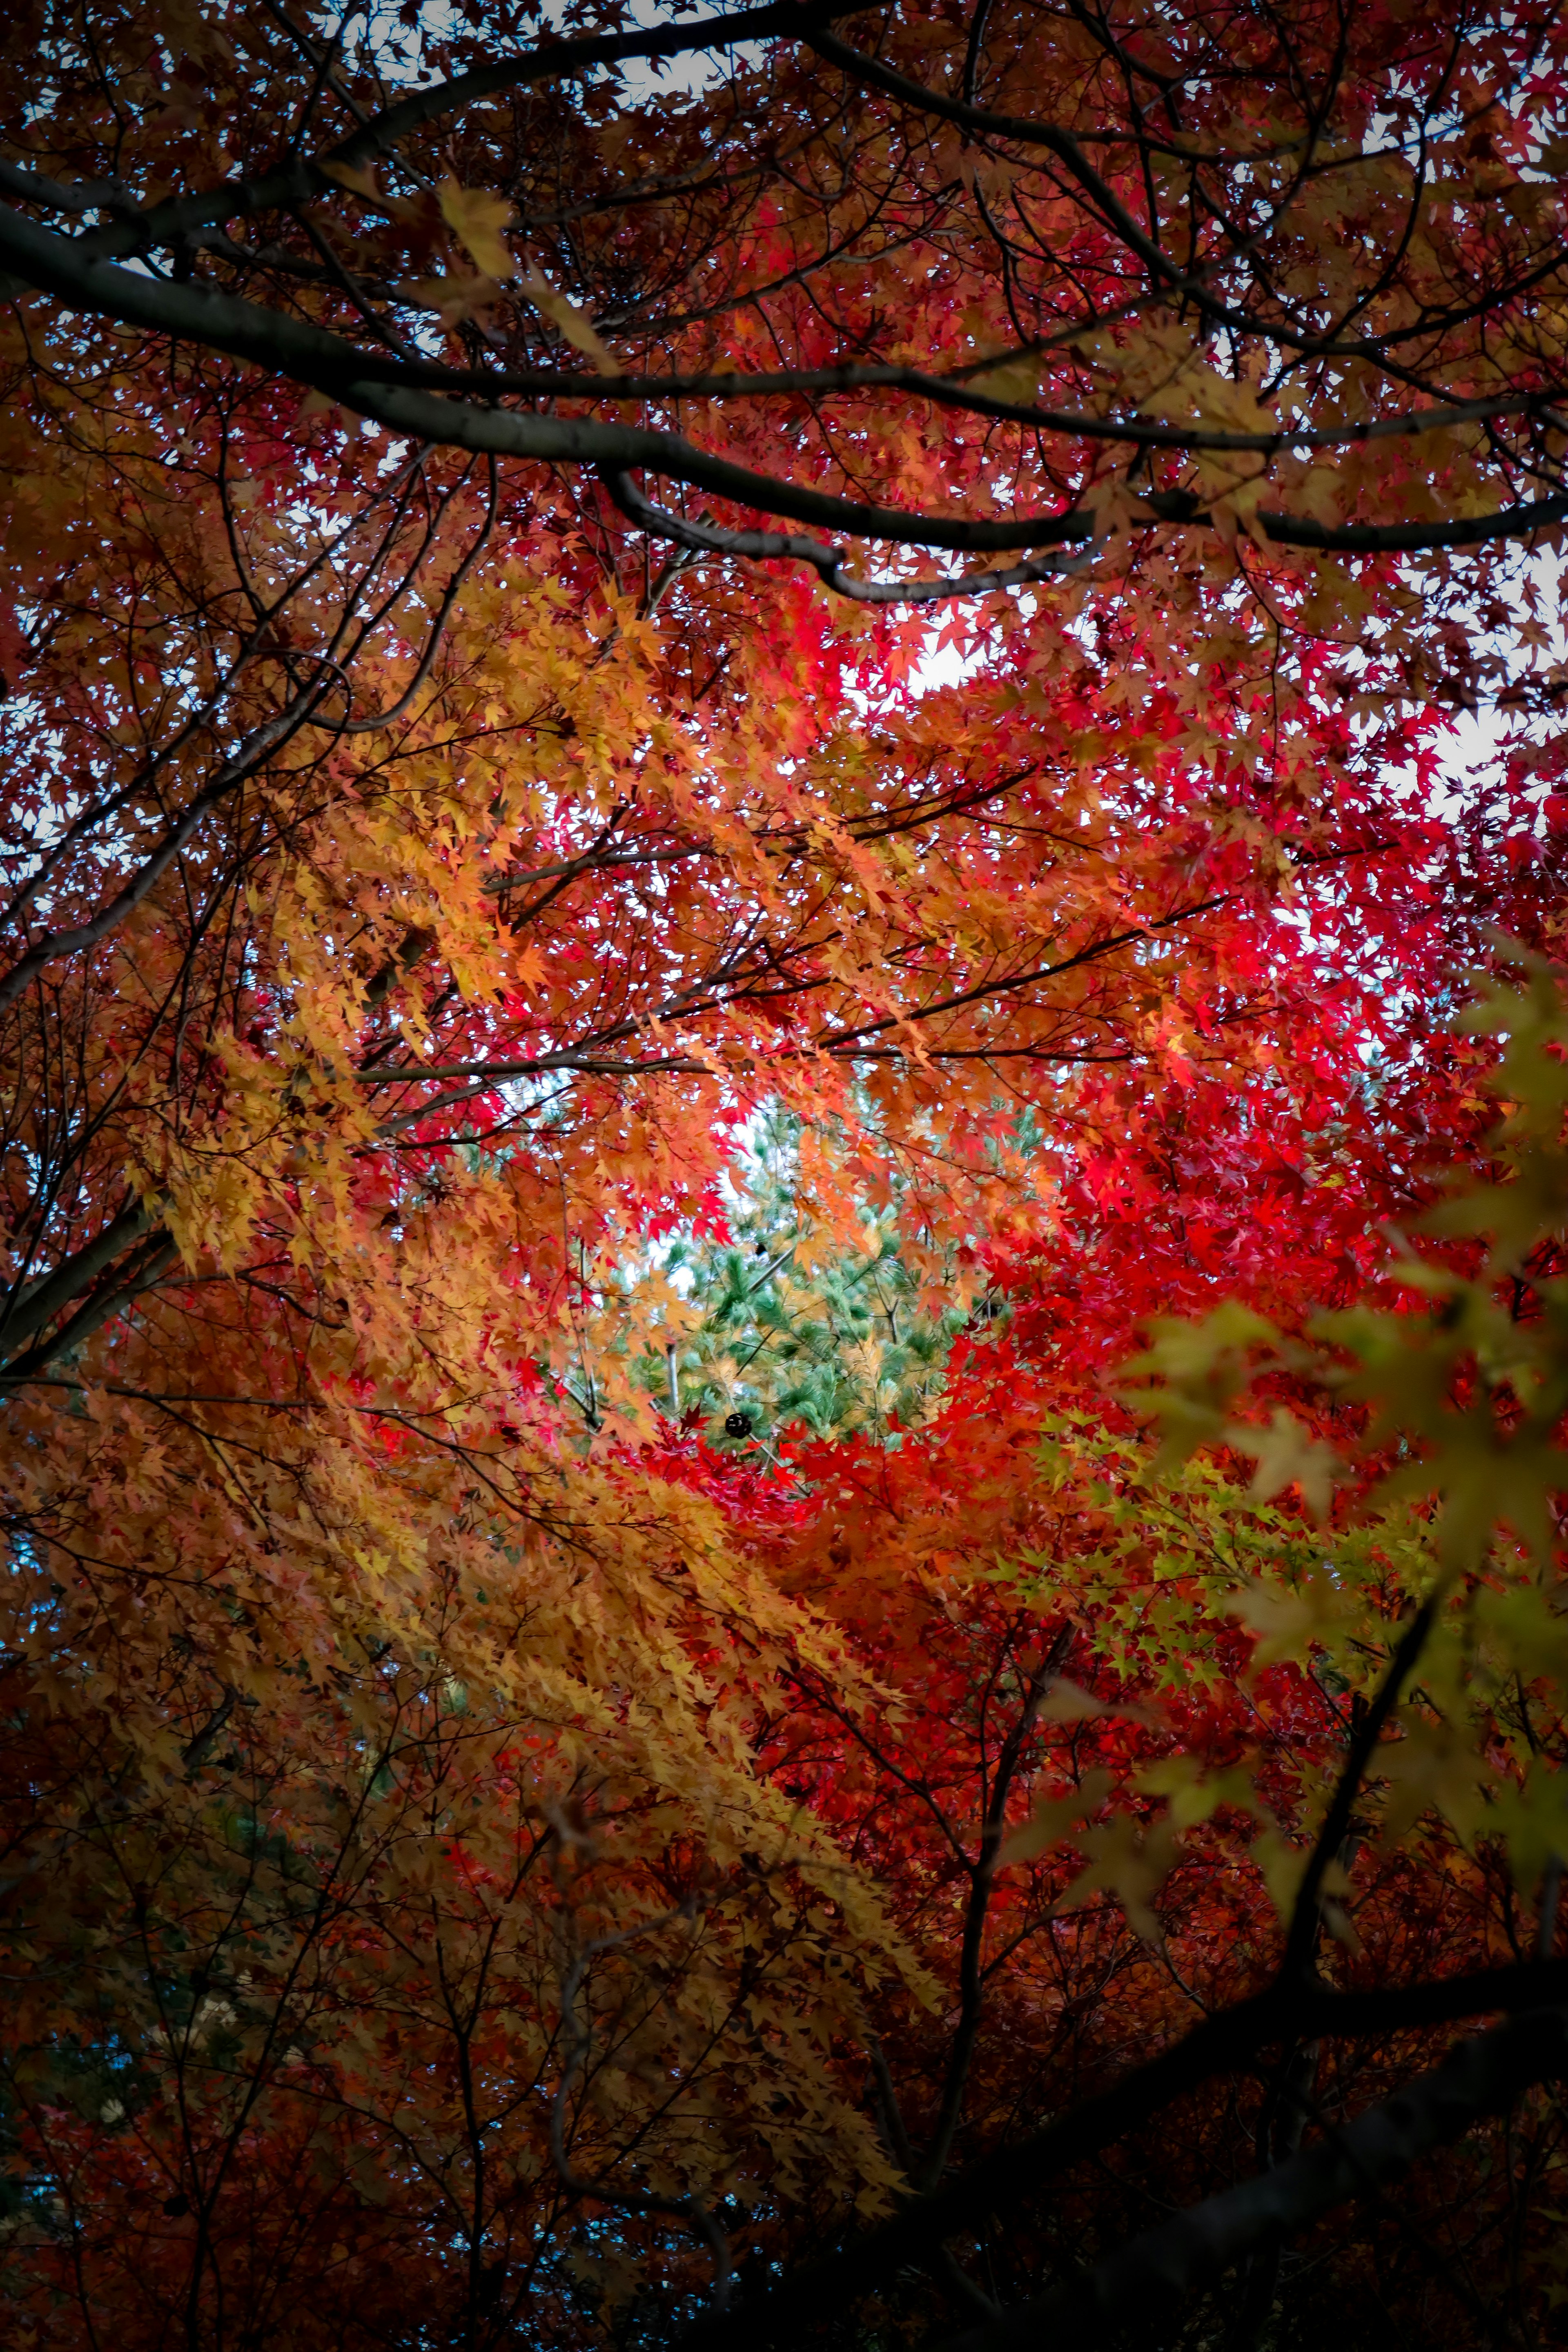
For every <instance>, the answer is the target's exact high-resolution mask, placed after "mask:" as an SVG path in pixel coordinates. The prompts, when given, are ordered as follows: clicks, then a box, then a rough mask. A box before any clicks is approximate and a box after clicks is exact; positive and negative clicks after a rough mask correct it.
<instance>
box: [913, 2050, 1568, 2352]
mask: <svg viewBox="0 0 1568 2352" xmlns="http://www.w3.org/2000/svg"><path fill="white" fill-rule="evenodd" d="M1564 2073H1568V2024H1565V2021H1564V2019H1563V2013H1562V2011H1559V2010H1551V2011H1533V2012H1531V2014H1529V2015H1527V2016H1523V2017H1515V2018H1511V2019H1510V2021H1508V2023H1507V2024H1506V2025H1500V2026H1497V2027H1495V2028H1494V2029H1493V2031H1492V2032H1490V2033H1485V2034H1481V2035H1479V2036H1478V2037H1477V2038H1476V2039H1475V2040H1473V2041H1469V2042H1460V2043H1459V2045H1458V2048H1457V2049H1456V2050H1453V2051H1451V2052H1450V2053H1449V2055H1448V2056H1447V2058H1446V2059H1445V2060H1444V2062H1443V2063H1442V2065H1441V2066H1439V2067H1437V2068H1436V2071H1435V2072H1434V2073H1432V2074H1424V2075H1422V2076H1421V2077H1420V2079H1419V2080H1418V2081H1416V2082H1414V2083H1411V2084H1407V2085H1406V2086H1405V2089H1404V2090H1402V2091H1398V2092H1396V2093H1395V2094H1394V2097H1393V2098H1392V2099H1386V2100H1384V2102H1383V2104H1382V2105H1380V2106H1375V2107H1369V2108H1368V2109H1367V2110H1366V2112H1365V2113H1364V2114H1363V2115H1360V2116H1356V2118H1355V2120H1354V2121H1353V2122H1352V2123H1349V2124H1345V2125H1343V2126H1341V2127H1340V2128H1339V2129H1337V2130H1335V2131H1333V2132H1332V2133H1331V2134H1329V2135H1328V2136H1327V2137H1324V2138H1323V2139H1321V2140H1319V2141H1317V2142H1315V2143H1314V2145H1313V2146H1312V2147H1309V2148H1305V2149H1303V2150H1302V2152H1301V2153H1300V2155H1299V2156H1295V2157H1292V2158H1290V2159H1289V2162H1288V2163H1285V2164H1279V2165H1276V2166H1275V2167H1274V2168H1273V2170H1272V2171H1270V2172H1266V2173H1264V2174H1262V2175H1261V2176H1260V2177H1259V2178H1258V2179H1256V2180H1248V2181H1247V2182H1244V2183H1243V2185H1242V2186H1241V2187H1240V2188H1239V2189H1227V2190H1226V2191H1225V2193H1224V2194H1223V2195H1221V2196H1218V2197H1211V2198H1208V2199H1207V2200H1205V2202H1204V2203H1203V2204H1202V2205H1196V2206H1194V2207H1193V2208H1192V2209H1191V2210H1189V2211H1187V2212H1185V2213H1180V2214H1178V2215H1177V2216H1176V2218H1175V2219H1174V2220H1173V2221H1167V2222H1165V2223H1164V2224H1163V2226H1162V2227H1161V2228H1159V2229H1157V2230H1151V2231H1149V2232H1148V2234H1147V2235H1146V2236H1144V2237H1142V2238H1135V2239H1133V2240H1132V2242H1131V2244H1129V2245H1122V2246H1118V2247H1117V2248H1116V2250H1115V2251H1114V2252H1112V2253H1110V2254H1107V2255H1106V2256H1105V2257H1104V2259H1103V2260H1102V2261H1100V2262H1098V2263H1096V2264H1095V2265H1094V2267H1093V2269H1092V2270H1090V2271H1089V2273H1087V2275H1086V2276H1085V2277H1083V2278H1082V2279H1080V2280H1077V2281H1075V2282H1074V2283H1073V2284H1070V2285H1068V2286H1064V2287H1058V2288H1057V2289H1056V2290H1055V2291H1054V2292H1053V2293H1052V2294H1045V2295H1040V2296H1038V2297H1037V2298H1036V2300H1035V2301H1034V2302H1032V2303H1026V2304H1024V2305H1020V2306H1019V2307H1018V2309H1016V2310H1015V2311H1009V2312H1006V2313H1005V2314H1004V2315H1002V2317H1000V2318H999V2319H995V2320H990V2321H987V2322H986V2323H985V2324H984V2326H980V2327H975V2328H971V2329H970V2330H969V2331H968V2332H967V2334H965V2335H963V2336H957V2337H954V2338H953V2339H952V2341H951V2342H950V2343H949V2344H948V2345H947V2347H945V2352H1037V2347H1039V2346H1040V2345H1042V2344H1046V2345H1048V2344H1051V2343H1053V2342H1055V2341H1058V2340H1061V2341H1070V2342H1072V2343H1073V2344H1075V2345H1084V2344H1098V2343H1103V2342H1104V2341H1105V2340H1106V2338H1107V2337H1108V2336H1111V2335H1113V2334H1114V2335H1116V2336H1118V2337H1121V2335H1122V2332H1123V2330H1125V2329H1126V2328H1128V2327H1129V2326H1131V2327H1133V2328H1134V2329H1135V2330H1136V2332H1137V2334H1138V2335H1139V2336H1142V2335H1143V2334H1145V2333H1146V2332H1148V2331H1150V2330H1152V2329H1160V2328H1163V2326H1166V2325H1168V2324H1169V2322H1170V2321H1171V2320H1172V2319H1173V2317H1174V2316H1175V2315H1177V2314H1178V2313H1179V2312H1180V2310H1181V2308H1182V2306H1183V2305H1184V2303H1185V2302H1187V2301H1188V2300H1189V2298H1190V2297H1191V2296H1192V2295H1194V2294H1196V2293H1197V2292H1198V2290H1199V2289H1200V2288H1202V2287H1205V2286H1207V2285H1209V2284H1212V2283H1213V2282H1214V2281H1215V2279H1217V2278H1220V2277H1222V2276H1223V2275H1224V2273H1226V2271H1227V2270H1229V2269H1230V2268H1231V2266H1232V2265H1233V2264H1234V2263H1237V2262H1238V2261H1239V2260H1240V2259H1241V2258H1242V2256H1243V2255H1245V2254H1247V2253H1249V2252H1251V2251H1252V2249H1253V2248H1254V2247H1255V2246H1259V2245H1263V2244H1266V2243H1268V2242H1272V2241H1273V2240H1275V2239H1276V2238H1278V2237H1279V2236H1282V2235H1284V2234H1286V2233H1287V2232H1289V2231H1293V2230H1299V2229H1300V2228H1301V2227H1302V2226H1303V2225H1304V2224H1305V2223H1307V2222H1309V2221H1313V2220H1314V2219H1315V2218H1316V2217H1317V2215H1318V2214H1320V2213H1323V2212H1327V2211H1328V2210H1330V2209H1331V2207H1333V2206H1335V2205H1342V2204H1344V2203H1345V2202H1346V2201H1347V2200H1349V2199H1351V2198H1353V2197H1359V2196H1363V2195H1364V2194H1365V2193H1366V2192H1367V2191H1368V2190H1369V2189H1381V2188H1383V2187H1384V2185H1385V2184H1387V2183H1389V2182H1391V2181H1395V2180H1398V2179H1402V2178H1403V2177H1404V2175H1405V2173H1406V2172H1408V2171H1409V2170H1410V2168H1411V2167H1412V2165H1414V2164H1415V2163H1416V2162H1418V2160H1419V2159H1420V2158H1422V2157H1423V2156H1426V2155H1427V2154H1428V2153H1429V2152H1430V2151H1431V2150H1432V2149H1433V2148H1435V2147H1442V2146H1443V2144H1444V2143H1445V2142H1446V2141H1448V2140H1454V2139H1458V2138H1460V2137H1463V2135H1464V2134H1465V2133H1466V2132H1468V2131H1469V2130H1470V2129H1471V2128H1472V2126H1475V2125H1476V2124H1478V2123H1479V2122H1481V2121H1482V2120H1483V2118H1484V2117H1486V2116H1491V2115H1496V2114H1498V2113H1499V2112H1500V2110H1501V2109H1502V2108H1504V2107H1507V2106H1509V2105H1510V2104H1511V2103H1512V2101H1513V2100H1515V2099H1516V2098H1518V2096H1519V2095H1520V2094H1521V2092H1522V2091H1526V2090H1529V2089H1530V2088H1531V2086H1532V2085H1533V2084H1537V2083H1541V2082H1545V2081H1549V2080H1555V2079H1557V2078H1559V2077H1561V2076H1562V2075H1563V2074H1564Z"/></svg>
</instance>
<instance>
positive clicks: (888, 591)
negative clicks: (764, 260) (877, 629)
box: [0, 205, 1568, 603]
mask: <svg viewBox="0 0 1568 2352" xmlns="http://www.w3.org/2000/svg"><path fill="white" fill-rule="evenodd" d="M0 268H3V269H4V270H5V271H6V272H8V273H9V275H10V278H11V279H12V281H13V282H12V286H11V290H12V292H13V293H15V292H16V291H18V290H20V289H26V288H32V289H36V290H37V291H39V292H42V293H47V294H52V295H54V296H55V297H56V298H57V299H59V300H61V301H64V302H67V303H68V304H69V305H70V306H71V308H72V309H74V310H82V311H87V312H90V313H92V314H94V315H96V316H98V317H100V318H108V319H113V320H118V321H119V322H120V323H121V324H122V325H126V326H132V327H135V328H139V329H142V330H143V331H148V332H151V333H153V334H158V335H169V336H174V337H175V338H178V339H179V340H181V341H192V342H195V343H197V344H200V345H204V346H205V348H207V349H208V350H211V351H217V352H226V353H227V354H228V355H229V356H230V357H231V358H235V359H239V360H244V361H247V362H250V363H251V364H252V365H255V366H258V367H260V368H262V369H264V370H265V371H266V372H267V373H268V374H273V375H286V376H289V377H290V378H292V379H293V381H295V382H296V383H302V384H306V385H308V386H310V389H312V390H314V391H317V392H320V393H321V394H324V395H325V396H326V397H328V398H330V399H331V400H332V401H334V402H335V403H337V404H339V405H340V406H342V407H343V408H346V409H348V410H350V411H351V412H353V414H354V415H361V416H366V417H370V418H372V419H374V421H375V422H376V423H378V424H381V425H385V426H386V427H387V428H388V429H389V430H390V431H392V432H395V433H397V434H405V435H408V436H411V437H412V438H415V439H416V440H421V441H427V442H430V443H432V444H434V445H436V446H445V447H449V448H460V449H468V450H470V451H472V452H473V453H475V454H476V455H479V456H494V457H511V458H522V459H530V458H531V459H541V460H544V461H547V462H553V463H565V464H568V465H574V466H585V467H595V468H596V469H598V470H599V471H600V472H601V474H602V475H603V476H605V478H613V480H614V482H615V485H616V488H615V495H616V497H617V499H622V498H629V499H631V501H632V503H633V505H634V506H637V520H639V522H641V523H642V525H643V527H644V528H647V529H650V530H657V531H658V533H659V534H661V535H662V536H665V537H670V538H675V539H677V540H678V541H679V543H680V544H683V545H688V546H692V547H694V548H699V549H701V550H702V551H720V552H726V553H747V554H755V555H758V556H760V557H761V558H763V559H764V560H766V559H769V558H783V559H785V560H790V561H796V562H806V563H809V564H811V565H812V566H813V567H814V569H816V570H817V571H818V572H819V573H820V574H821V576H822V577H823V578H825V579H826V580H827V581H828V582H829V584H830V585H835V586H837V587H838V588H839V590H840V593H846V594H855V593H863V594H864V596H865V597H866V599H867V600H868V601H870V602H877V603H884V602H885V603H892V602H899V601H904V600H905V599H907V598H909V597H910V595H911V593H912V595H913V597H914V598H915V599H916V600H917V601H918V600H920V599H921V597H922V596H923V597H925V598H934V597H939V596H950V595H957V594H966V595H973V594H978V593H983V592H984V589H985V588H987V587H998V586H1005V585H1009V584H1018V583H1021V582H1022V581H1024V580H1025V579H1042V578H1044V577H1046V576H1047V572H1051V571H1059V570H1061V569H1062V568H1064V567H1063V565H1062V563H1061V562H1060V561H1059V559H1058V560H1056V561H1047V560H1045V559H1042V558H1038V557H1037V558H1036V559H1035V560H1034V562H1031V563H1030V564H1028V565H1026V566H1019V567H1016V568H1015V569H1014V570H1013V571H1011V572H1008V573H1007V574H1006V575H1005V576H1004V575H1003V574H1001V573H997V574H980V575H969V576H967V577H965V578H963V580H962V581H961V580H958V579H943V580H941V581H935V582H929V583H921V582H918V581H917V582H915V583H909V584H908V585H905V584H902V583H897V584H896V583H845V581H844V579H843V576H842V572H841V569H840V567H841V565H842V561H843V558H842V555H841V554H840V553H839V551H837V550H836V549H832V548H827V547H823V546H819V545H818V544H817V543H816V542H815V541H797V540H795V538H794V537H793V535H790V534H774V533H768V532H762V533H747V532H737V533H731V534H719V535H718V536H719V541H720V544H719V546H718V548H717V549H716V550H715V548H714V547H713V543H712V541H710V540H708V539H705V538H703V537H701V536H700V533H701V531H702V529H703V527H702V526H700V525H695V524H688V523H686V522H684V521H683V520H681V519H679V518H677V517H674V516H670V515H668V514H667V513H666V512H665V510H664V509H659V508H656V507H654V506H653V505H652V504H651V502H646V506H638V505H637V499H638V498H639V496H640V494H637V493H636V492H634V491H633V490H632V489H631V486H630V485H629V483H627V482H626V477H627V476H629V475H630V474H632V473H634V472H642V473H648V474H654V475H658V476H662V477H663V478H666V479H668V480H672V481H679V482H685V483H689V485H690V486H691V487H692V488H698V489H703V490H707V491H709V492H710V493H711V494H713V495H714V496H715V497H718V498H721V499H727V500H729V501H730V502H731V503H732V504H734V505H737V506H740V507H744V508H750V509H752V510H753V511H755V512H758V513H762V514H767V515H776V516H779V517H781V518H783V519H784V520H787V521H791V522H800V523H805V524H807V525H810V526H812V527H814V528H816V529H817V530H830V531H837V532H841V533H843V534H844V536H845V537H847V538H849V539H853V540H877V541H886V542H888V543H889V544H891V545H896V546H901V547H933V548H943V549H948V550H951V551H952V552H954V553H960V554H1001V553H1013V552H1021V551H1025V550H1031V549H1064V548H1082V547H1084V546H1085V545H1086V544H1089V543H1091V542H1092V541H1094V540H1095V539H1096V537H1097V535H1098V533H1097V525H1096V520H1095V515H1094V512H1093V510H1092V509H1086V508H1082V507H1077V506H1072V507H1068V508H1066V509H1061V510H1059V511H1058V512H1055V513H1040V512H1037V513H1032V514H1026V515H1022V516H1019V517H1016V518H1014V519H1009V520H999V519H998V520H991V519H981V518H970V517H965V516H961V515H947V514H931V513H921V512H919V511H913V510H910V509H899V508H892V507H882V506H877V505H872V504H869V503H863V502H862V501H860V500H858V499H852V498H847V497H843V496H841V495H839V494H837V493H835V492H832V491H827V490H817V489H813V488H811V487H810V486H809V485H807V484H805V483H800V482H791V481H786V480H783V479H780V478H777V477H775V476H773V475H770V474H765V473H762V472H759V471H758V470H757V469H756V468H754V467H747V466H739V465H736V464H734V463H732V462H731V460H730V459H728V458H724V457H716V456H714V455H712V454H711V453H710V452H709V451H707V450H704V449H700V448H698V447H697V446H696V445H695V444H694V443H692V442H690V441H689V440H687V439H686V437H685V436H683V435H681V434H679V433H671V432H667V431H659V430H656V429H650V428H647V427H643V426H637V425H613V424H606V423H604V422H602V421H601V420H599V419H597V418H595V417H564V416H558V415H537V414H533V413H522V412H520V411H518V410H515V409H502V408H498V407H496V406H494V405H493V404H484V405H480V404H478V403H477V402H468V401H462V400H458V399H447V398H443V397H440V396H439V395H437V394H432V393H430V392H428V391H426V390H425V389H424V388H423V385H422V384H416V383H408V382H405V381H403V380H402V374H401V372H400V371H398V370H397V369H396V367H395V362H392V361H391V360H390V359H389V358H388V357H387V355H386V354H385V353H384V352H375V353H374V354H372V353H367V352H364V351H362V350H361V349H360V348H359V347H358V346H357V345H356V344H354V343H352V342H350V341H348V340H347V339H346V338H345V337H343V336H342V335H337V334H333V333H331V332H330V331H327V330H326V329H324V328H321V327H316V326H313V325H310V323H309V322H307V321H306V320H300V319H296V318H292V317H289V315H287V314H286V313H284V312H281V311H277V310H268V309H267V308H266V307H265V306H264V305H262V304H259V303H256V302H250V301H247V300H246V299H243V298H241V297H239V296H237V295H232V294H224V293H220V292H218V291H217V290H216V289H214V288H211V287H205V286H200V285H191V284H177V283H172V282H170V281H168V280H166V279H163V278H153V277H150V276H147V275H145V274H143V273H142V272H140V271H135V270H130V269H121V268H117V267H116V266H114V265H113V264H112V263H110V262H105V261H102V260H100V259H96V258H94V257H93V256H92V255H91V254H89V252H87V251H86V250H85V249H84V242H83V241H80V240H77V239H73V238H70V237H67V236H59V235H58V234H57V233H56V232H55V231H53V230H50V229H46V228H41V227H40V226H38V225H37V223H36V222H34V221H30V220H28V219H27V218H26V216H25V215H22V214H21V213H18V212H16V211H15V210H14V209H13V208H12V207H10V206H6V205H0ZM1144 504H1145V506H1146V508H1147V509H1148V520H1150V522H1168V523H1181V524H1188V525H1194V526H1207V525H1209V524H1211V523H1212V520H1213V517H1212V515H1211V514H1210V512H1209V510H1208V509H1206V508H1205V507H1204V506H1202V505H1201V504H1200V503H1199V502H1198V501H1197V500H1195V499H1193V498H1192V497H1191V496H1190V495H1189V494H1187V493H1185V492H1180V491H1173V492H1158V491H1157V492H1153V493H1152V494H1149V495H1147V496H1146V498H1145V500H1144ZM1564 521H1568V494H1563V493H1556V494H1553V495H1552V496H1551V497H1548V498H1544V499H1533V500H1530V501H1526V502H1521V503H1519V504H1516V505H1513V506H1510V507H1505V508H1501V509H1498V510H1496V511H1494V512H1493V513H1491V514H1483V515H1469V516H1465V517H1462V518H1460V519H1458V520H1454V521H1449V522H1409V523H1344V524H1326V523H1321V522H1319V521H1316V520H1313V519H1312V518H1311V517H1310V516H1303V515H1290V514H1287V513H1284V512H1282V511H1279V510H1276V509H1263V510H1261V511H1260V513H1259V515H1258V526H1259V528H1260V529H1261V530H1262V531H1263V532H1264V534H1265V535H1266V537H1267V538H1268V540H1270V541H1272V542H1273V543H1274V544H1275V545H1277V546H1280V547H1296V548H1311V549H1317V550H1321V551H1340V552H1345V553H1359V554H1373V553H1405V554H1415V553H1420V552H1422V551H1435V550H1437V549H1442V548H1449V547H1478V546H1482V545H1485V544H1487V543H1488V542H1489V541H1495V540H1500V539H1521V538H1530V537H1532V536H1534V535H1535V534H1536V533H1538V532H1540V531H1542V530H1553V529H1556V528H1557V527H1558V526H1559V525H1561V524H1562V523H1563V522H1564ZM685 534H692V535H691V536H689V537H688V536H685Z"/></svg>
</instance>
